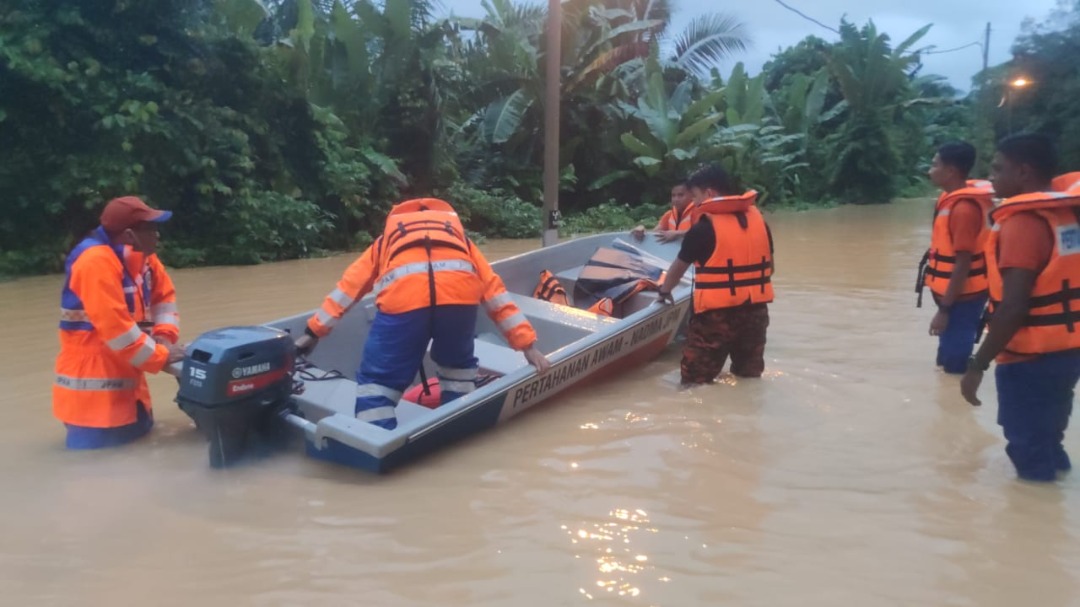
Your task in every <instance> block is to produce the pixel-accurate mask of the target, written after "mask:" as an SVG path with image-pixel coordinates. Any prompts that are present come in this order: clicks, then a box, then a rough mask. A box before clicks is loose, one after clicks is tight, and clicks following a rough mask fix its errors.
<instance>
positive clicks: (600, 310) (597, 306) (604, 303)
mask: <svg viewBox="0 0 1080 607" xmlns="http://www.w3.org/2000/svg"><path fill="white" fill-rule="evenodd" d="M589 312H592V313H593V314H599V315H600V316H614V315H615V302H614V301H612V300H611V298H610V297H605V298H603V299H601V300H600V301H598V302H596V303H594V304H593V305H592V306H590V307H589Z"/></svg>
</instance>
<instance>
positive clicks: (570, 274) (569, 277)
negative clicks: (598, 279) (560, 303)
mask: <svg viewBox="0 0 1080 607" xmlns="http://www.w3.org/2000/svg"><path fill="white" fill-rule="evenodd" d="M583 269H585V266H577V267H574V268H570V269H567V270H563V271H561V272H556V273H555V278H558V279H559V284H561V285H562V287H563V288H564V289H566V293H567V295H571V294H572V293H573V292H574V285H576V284H577V279H578V277H579V276H581V271H582V270H583Z"/></svg>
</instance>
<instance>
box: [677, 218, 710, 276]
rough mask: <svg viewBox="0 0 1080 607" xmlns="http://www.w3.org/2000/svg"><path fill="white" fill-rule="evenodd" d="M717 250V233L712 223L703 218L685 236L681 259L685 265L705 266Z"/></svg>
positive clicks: (680, 251) (680, 252) (680, 250)
mask: <svg viewBox="0 0 1080 607" xmlns="http://www.w3.org/2000/svg"><path fill="white" fill-rule="evenodd" d="M714 249H716V231H715V230H713V227H712V222H711V221H709V220H708V219H707V218H705V217H702V218H701V219H699V220H698V222H697V223H695V224H694V225H693V227H691V228H690V229H689V230H688V231H687V232H686V234H685V235H683V241H682V247H681V248H680V249H679V259H681V260H682V261H683V262H685V263H696V264H699V265H704V263H705V262H706V261H708V260H709V258H710V257H712V253H713V250H714Z"/></svg>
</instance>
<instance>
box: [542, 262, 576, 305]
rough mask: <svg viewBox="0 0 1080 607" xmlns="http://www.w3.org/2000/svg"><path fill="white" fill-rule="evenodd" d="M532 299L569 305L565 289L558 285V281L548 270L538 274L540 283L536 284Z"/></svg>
mask: <svg viewBox="0 0 1080 607" xmlns="http://www.w3.org/2000/svg"><path fill="white" fill-rule="evenodd" d="M533 297H535V298H537V299H542V300H544V301H550V302H551V303H554V304H561V305H564V306H568V305H570V299H569V298H568V297H567V296H566V289H564V288H563V286H562V285H561V284H559V279H558V278H556V277H555V275H554V274H552V273H551V272H550V271H549V270H544V271H543V272H540V282H538V283H536V289H535V290H534V291H533Z"/></svg>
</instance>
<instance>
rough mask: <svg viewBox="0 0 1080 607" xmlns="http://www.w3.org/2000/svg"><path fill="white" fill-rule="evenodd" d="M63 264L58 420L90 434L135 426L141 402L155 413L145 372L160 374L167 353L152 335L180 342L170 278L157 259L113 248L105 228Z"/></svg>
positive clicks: (55, 410)
mask: <svg viewBox="0 0 1080 607" xmlns="http://www.w3.org/2000/svg"><path fill="white" fill-rule="evenodd" d="M65 266H66V272H67V276H66V279H65V281H64V289H63V292H62V295H61V304H60V306H61V312H60V354H59V355H58V356H57V359H56V381H55V383H54V385H53V391H52V392H53V414H54V415H55V416H56V417H57V419H59V420H60V421H62V422H64V423H67V424H73V425H77V426H86V427H90V428H115V427H118V426H125V425H128V424H131V423H134V422H135V421H136V417H137V409H136V402H137V401H141V402H142V403H143V404H144V405H145V406H146V408H147V410H149V409H150V408H151V402H150V391H149V389H148V388H147V386H146V379H145V377H144V375H143V372H144V371H148V372H151V373H157V372H158V371H160V370H161V369H162V368H163V367H164V366H165V363H166V361H167V360H168V355H169V353H168V349H167V348H165V346H162V345H159V344H157V343H155V341H154V340H153V339H152V338H151V336H150V335H148V333H152V334H154V335H158V336H162V337H164V338H166V339H168V340H169V341H172V342H175V340H176V339H177V338H178V337H179V315H178V313H177V310H176V292H175V289H174V288H173V283H172V280H171V279H170V278H169V275H168V274H167V273H166V272H165V268H164V267H163V266H162V265H161V262H160V261H159V260H158V258H157V256H156V255H151V256H149V257H146V256H143V255H141V254H138V253H134V252H133V251H131V250H130V249H127V248H125V247H121V246H118V245H113V244H112V243H111V242H110V241H109V238H108V236H107V235H106V233H105V231H104V230H103V229H101V228H98V229H96V230H94V232H92V233H91V234H90V236H88V237H87V238H86V239H84V240H83V241H82V242H80V243H79V245H77V246H76V247H75V249H73V250H72V252H71V254H69V255H68V259H67V263H66V264H65ZM132 269H134V270H135V271H132ZM140 324H141V325H143V327H144V328H143V329H140Z"/></svg>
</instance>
